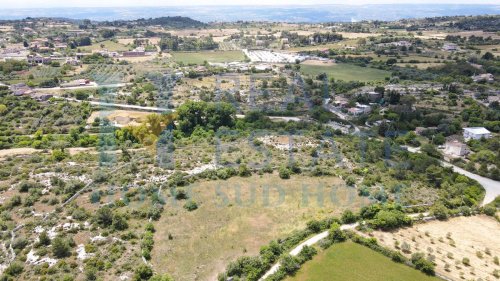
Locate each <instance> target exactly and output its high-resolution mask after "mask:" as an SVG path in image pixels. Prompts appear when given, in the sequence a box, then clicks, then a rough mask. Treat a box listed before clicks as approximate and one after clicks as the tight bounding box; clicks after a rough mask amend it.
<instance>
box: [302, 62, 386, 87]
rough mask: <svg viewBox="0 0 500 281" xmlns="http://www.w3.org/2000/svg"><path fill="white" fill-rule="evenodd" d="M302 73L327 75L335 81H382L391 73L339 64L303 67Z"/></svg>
mask: <svg viewBox="0 0 500 281" xmlns="http://www.w3.org/2000/svg"><path fill="white" fill-rule="evenodd" d="M300 71H301V72H302V73H304V74H309V75H313V76H317V75H319V74H321V73H326V74H327V75H328V77H333V78H335V80H344V81H362V82H369V81H380V80H384V79H385V77H389V76H390V73H389V72H388V71H385V70H380V69H375V68H370V67H361V66H356V65H352V64H345V63H339V64H335V65H307V64H305V65H301V67H300Z"/></svg>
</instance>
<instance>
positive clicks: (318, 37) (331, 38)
mask: <svg viewBox="0 0 500 281" xmlns="http://www.w3.org/2000/svg"><path fill="white" fill-rule="evenodd" d="M281 38H287V39H288V42H289V43H290V44H291V45H294V46H306V45H311V44H321V43H329V42H336V41H340V40H342V39H343V37H342V34H337V33H334V32H325V33H320V32H316V33H314V34H313V35H311V36H306V35H299V34H298V33H296V32H290V31H282V32H281Z"/></svg>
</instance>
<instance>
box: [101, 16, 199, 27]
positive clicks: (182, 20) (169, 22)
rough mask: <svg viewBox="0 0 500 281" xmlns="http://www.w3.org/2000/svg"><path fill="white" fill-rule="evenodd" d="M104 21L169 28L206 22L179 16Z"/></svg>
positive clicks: (195, 25) (111, 23)
mask: <svg viewBox="0 0 500 281" xmlns="http://www.w3.org/2000/svg"><path fill="white" fill-rule="evenodd" d="M104 23H105V24H108V25H111V26H125V25H129V24H134V25H139V26H152V25H160V26H163V27H170V28H197V27H204V26H206V24H205V23H203V22H201V21H197V20H194V19H192V18H189V17H181V16H175V17H159V18H149V19H144V18H141V19H137V20H133V21H127V20H116V21H111V22H109V21H107V22H104Z"/></svg>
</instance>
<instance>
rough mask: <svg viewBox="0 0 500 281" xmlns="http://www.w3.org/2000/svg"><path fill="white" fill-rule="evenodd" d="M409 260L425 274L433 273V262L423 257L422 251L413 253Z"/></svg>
mask: <svg viewBox="0 0 500 281" xmlns="http://www.w3.org/2000/svg"><path fill="white" fill-rule="evenodd" d="M411 262H412V263H413V265H415V268H416V269H418V270H420V271H422V272H423V273H425V274H427V275H434V274H435V272H434V264H433V263H432V262H430V261H428V260H426V259H425V258H424V254H423V253H415V254H413V255H412V256H411Z"/></svg>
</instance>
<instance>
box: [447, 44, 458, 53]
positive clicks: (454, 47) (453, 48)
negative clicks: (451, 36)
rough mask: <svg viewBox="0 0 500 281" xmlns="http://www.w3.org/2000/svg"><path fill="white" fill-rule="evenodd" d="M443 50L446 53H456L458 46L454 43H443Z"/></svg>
mask: <svg viewBox="0 0 500 281" xmlns="http://www.w3.org/2000/svg"><path fill="white" fill-rule="evenodd" d="M443 50H445V51H448V52H452V51H458V46H457V44H454V43H444V45H443Z"/></svg>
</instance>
